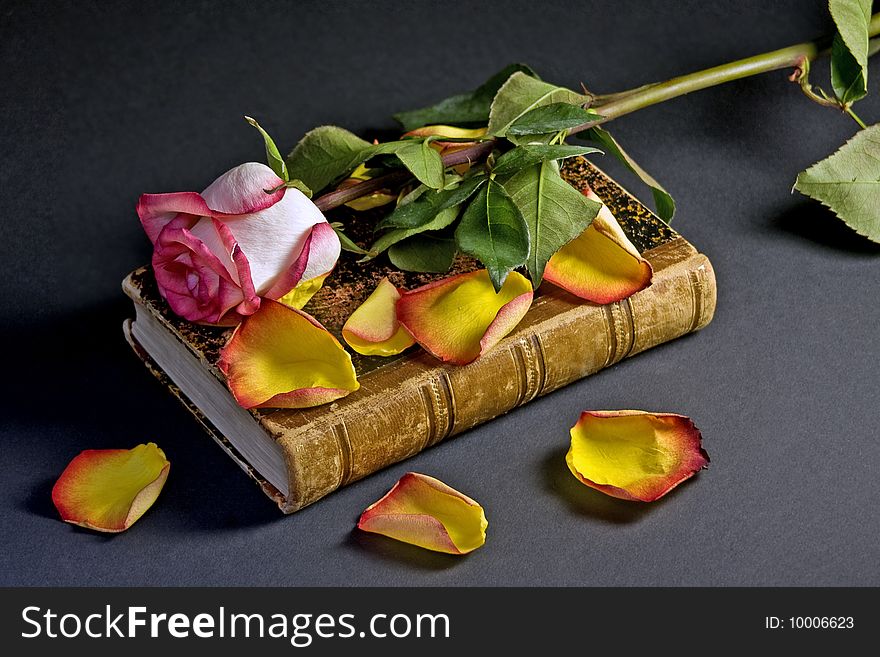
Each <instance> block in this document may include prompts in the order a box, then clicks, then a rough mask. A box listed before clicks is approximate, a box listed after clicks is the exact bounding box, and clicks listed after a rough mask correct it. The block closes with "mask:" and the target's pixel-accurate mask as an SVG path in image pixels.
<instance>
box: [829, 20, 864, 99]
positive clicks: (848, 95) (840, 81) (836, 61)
mask: <svg viewBox="0 0 880 657" xmlns="http://www.w3.org/2000/svg"><path fill="white" fill-rule="evenodd" d="M865 72H866V71H865V69H863V68H862V67H861V66H859V63H858V62H857V61H856V58H855V57H853V56H852V54H851V53H850V51H849V50H847V47H846V46H845V45H844V43H843V39H842V38H841V37H840V35H839V34H835V35H834V41H832V42H831V88H832V89H834V95H835V96H837V99H838V100H839V101H840V102H841V103H843V104H844V105H851V104H852V103H854V102H856V101H857V100H861V99H862V98H864V97H865V95H866V94H867V93H868V89H867V81H866V80H865Z"/></svg>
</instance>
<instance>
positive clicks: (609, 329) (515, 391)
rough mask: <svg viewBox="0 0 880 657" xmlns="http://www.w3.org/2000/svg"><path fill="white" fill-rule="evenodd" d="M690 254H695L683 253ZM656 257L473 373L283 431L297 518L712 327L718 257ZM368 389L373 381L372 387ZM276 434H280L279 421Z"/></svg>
mask: <svg viewBox="0 0 880 657" xmlns="http://www.w3.org/2000/svg"><path fill="white" fill-rule="evenodd" d="M682 249H688V250H689V251H690V254H689V255H686V257H682ZM656 251H657V253H653V254H652V255H653V257H652V259H651V260H652V264H653V265H654V267H655V277H654V281H653V283H652V285H651V286H650V287H649V288H647V289H645V290H643V291H642V292H639V293H638V294H636V295H633V296H632V297H629V298H628V299H624V300H623V301H620V302H617V303H613V304H608V305H605V306H599V305H594V304H585V303H582V302H580V301H578V300H575V299H574V298H573V297H572V298H571V310H570V311H568V312H564V313H561V314H560V313H558V312H557V311H553V312H550V311H548V312H547V317H546V318H545V319H544V320H543V321H542V320H541V297H539V298H538V299H536V302H535V306H533V308H532V310H531V311H530V313H534V314H535V315H537V317H538V320H537V321H533V322H531V324H530V325H529V326H528V327H526V328H525V329H523V330H519V329H518V330H517V331H516V332H514V333H513V334H512V335H511V336H508V338H506V339H505V340H503V341H502V342H501V343H500V344H499V345H498V346H497V347H495V348H494V349H493V350H492V351H490V352H489V353H487V354H485V355H484V356H482V357H481V358H480V359H479V360H477V361H475V362H474V363H471V364H470V365H467V366H465V367H444V366H440V367H437V366H435V364H434V362H431V357H430V356H428V355H427V354H424V355H423V356H420V357H419V359H417V360H423V361H424V362H423V363H421V364H420V365H421V367H422V369H423V371H424V372H426V373H427V374H426V375H425V376H421V377H413V376H401V377H400V379H399V385H397V386H396V387H392V388H386V389H385V390H384V392H382V393H381V394H377V395H375V396H373V397H371V398H370V399H371V403H370V406H369V407H368V408H358V409H354V408H353V409H351V410H352V412H349V413H341V414H333V413H328V414H327V418H326V420H322V421H315V422H312V423H309V424H308V425H307V426H305V427H303V428H302V429H301V430H300V431H297V432H290V431H284V430H283V429H282V428H278V429H277V430H276V431H273V433H274V434H275V437H276V439H277V440H278V441H279V442H280V443H281V445H282V448H283V450H284V452H285V455H286V459H287V466H288V471H289V475H290V477H289V484H290V493H289V495H288V497H287V499H286V500H285V501H284V503H283V504H282V510H283V511H285V512H287V513H290V512H293V511H296V510H299V509H301V508H302V507H304V506H306V505H308V504H311V503H312V502H315V501H317V500H318V499H320V498H322V497H324V496H325V495H327V494H328V493H330V492H332V491H333V490H336V489H337V488H340V487H341V486H345V485H346V484H348V483H351V482H353V481H356V480H358V479H361V478H362V477H365V476H367V475H369V474H372V473H373V472H376V471H377V470H380V469H381V468H384V467H387V466H389V465H391V464H393V463H397V462H399V461H402V460H404V459H406V458H408V457H410V456H413V455H415V454H417V453H419V452H420V451H422V450H424V449H426V448H427V447H430V446H432V445H435V444H437V443H438V442H440V441H442V440H444V439H446V438H448V437H451V436H454V435H456V434H459V433H461V432H463V431H466V430H467V429H470V428H472V427H474V426H476V425H479V424H481V423H483V422H486V421H488V420H491V419H492V418H494V417H497V416H499V415H501V414H503V413H506V412H508V411H510V410H511V409H513V408H516V407H517V406H521V405H522V404H525V403H528V402H529V401H531V400H533V399H535V398H536V397H538V396H540V395H544V394H547V393H549V392H552V391H554V390H556V389H558V388H561V387H563V386H565V385H567V384H569V383H571V382H573V381H575V380H577V379H580V378H583V377H585V376H587V375H589V374H592V373H594V372H597V371H599V370H601V369H603V368H605V367H608V366H609V365H613V364H614V363H616V362H618V361H620V360H622V359H623V358H626V357H628V356H631V355H633V354H636V353H639V352H641V351H644V350H645V349H649V348H650V347H653V346H655V345H658V344H660V343H662V342H666V341H668V340H672V339H674V338H677V337H679V336H681V335H684V334H686V333H689V332H691V331H696V330H699V329H701V328H703V327H704V326H705V325H706V324H708V323H709V322H710V321H711V319H712V315H713V313H714V310H715V277H714V273H713V270H712V266H711V264H710V263H709V260H708V259H707V258H706V257H705V256H703V255H702V254H700V253H697V252H696V251H694V250H693V248H692V247H690V245H688V244H687V243H686V242H684V240H680V242H679V243H675V242H674V243H671V244H670V245H664V247H660V248H659V249H657V250H656ZM365 385H369V384H368V383H367V384H365ZM267 428H268V429H269V430H270V431H271V430H272V427H271V423H269V426H267Z"/></svg>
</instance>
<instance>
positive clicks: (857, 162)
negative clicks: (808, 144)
mask: <svg viewBox="0 0 880 657" xmlns="http://www.w3.org/2000/svg"><path fill="white" fill-rule="evenodd" d="M794 188H795V189H796V190H798V191H799V192H800V193H801V194H805V195H807V196H809V197H810V198H812V199H815V200H817V201H819V202H820V203H822V204H823V205H825V206H827V207H829V208H831V210H833V211H834V213H835V214H836V215H837V216H838V217H840V218H841V219H842V220H843V221H844V222H845V223H846V225H847V226H849V227H850V228H852V229H853V230H854V231H856V232H857V233H859V234H860V235H864V236H865V237H867V238H868V239H869V240H871V241H873V242H878V243H880V210H878V208H880V124H876V125H872V126H871V127H869V128H866V129H865V130H861V131H859V132H857V133H856V135H855V136H854V137H853V138H852V139H850V140H849V141H848V142H847V143H846V144H844V145H843V146H842V147H841V149H840V150H839V151H837V152H836V153H834V154H833V155H831V156H830V157H827V158H825V159H824V160H822V161H821V162H818V163H816V164H814V165H813V166H811V167H810V168H809V169H807V170H806V171H802V172H801V173H800V174H799V175H798V177H797V182H795V184H794Z"/></svg>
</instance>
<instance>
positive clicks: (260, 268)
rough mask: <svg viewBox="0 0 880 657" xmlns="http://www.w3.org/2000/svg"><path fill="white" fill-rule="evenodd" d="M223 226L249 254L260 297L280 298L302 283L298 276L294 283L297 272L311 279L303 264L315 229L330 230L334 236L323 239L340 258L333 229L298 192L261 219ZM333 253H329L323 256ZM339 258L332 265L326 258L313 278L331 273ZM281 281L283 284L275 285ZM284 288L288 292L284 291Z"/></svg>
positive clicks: (232, 220)
mask: <svg viewBox="0 0 880 657" xmlns="http://www.w3.org/2000/svg"><path fill="white" fill-rule="evenodd" d="M212 186H213V185H212ZM223 223H225V224H226V226H227V227H228V228H229V230H230V231H231V232H232V234H233V236H234V237H235V241H236V242H238V245H239V246H240V247H241V249H242V251H244V253H246V254H247V258H248V261H249V262H250V270H251V276H252V278H253V285H254V289H255V290H256V291H257V294H258V295H260V296H268V297H270V298H277V297H279V296H281V295H282V294H285V293H286V292H288V291H289V290H290V289H291V288H292V287H293V286H294V285H296V283H298V282H299V280H300V279H299V277H298V276H297V277H296V278H295V280H293V276H292V273H294V272H297V269H298V272H297V273H298V274H299V275H302V276H304V277H305V278H312V276H307V275H305V273H304V270H305V267H304V265H305V262H300V260H301V259H302V256H303V254H304V252H305V247H306V245H307V244H308V243H309V242H310V240H312V239H314V234H315V228H318V227H319V226H326V228H328V229H329V232H330V233H332V236H329V235H324V234H323V233H321V237H322V238H324V239H325V241H326V246H332V244H333V243H334V242H335V244H336V250H335V256H336V257H338V256H339V238H337V237H336V233H335V232H334V231H333V228H332V227H331V226H330V225H329V224H327V220H326V219H325V218H324V215H323V214H321V211H320V210H319V209H318V208H317V207H316V206H315V204H314V203H312V202H311V201H310V200H309V199H308V198H307V197H306V195H305V194H303V193H302V192H301V191H299V190H298V189H295V188H291V189H288V190H287V191H286V193H285V194H284V198H282V199H281V200H280V201H278V203H275V204H274V205H272V206H271V207H268V208H266V209H264V210H262V211H261V212H260V214H259V216H258V217H252V216H248V215H244V216H241V217H228V218H226V219H224V221H223ZM310 229H311V230H310ZM332 253H333V252H332V251H327V252H326V253H322V255H325V256H326V255H331V254H332ZM336 257H334V258H332V261H331V260H330V258H327V257H325V258H323V260H322V263H323V264H324V265H325V268H324V269H323V271H316V272H314V274H313V275H318V274H326V273H327V272H329V271H330V270H331V269H332V268H333V265H334V264H335V263H336ZM298 266H299V267H298ZM285 272H286V273H285ZM279 279H284V281H283V282H276V281H277V280H279ZM285 285H287V287H286V289H282V288H283V287H284V286H285Z"/></svg>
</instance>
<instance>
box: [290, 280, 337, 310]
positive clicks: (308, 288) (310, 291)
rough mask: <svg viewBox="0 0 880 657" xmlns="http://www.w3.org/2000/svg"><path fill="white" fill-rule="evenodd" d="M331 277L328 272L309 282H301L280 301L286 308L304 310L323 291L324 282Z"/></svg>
mask: <svg viewBox="0 0 880 657" xmlns="http://www.w3.org/2000/svg"><path fill="white" fill-rule="evenodd" d="M329 275H330V272H327V273H326V274H324V275H322V276H315V277H314V278H310V279H308V280H307V281H300V283H299V284H298V285H297V286H296V287H294V288H293V289H292V290H291V291H290V292H288V293H287V294H285V295H284V296H283V297H281V298H279V299H278V301H280V302H281V303H283V304H284V305H285V306H290V307H291V308H296V309H300V308H302V307H303V306H304V305H306V304H307V303H308V302H309V299H311V298H312V297H313V296H315V294H316V293H317V291H318V290H320V289H321V286H322V285H323V284H324V280H325V279H326V278H327V277H328V276H329Z"/></svg>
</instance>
